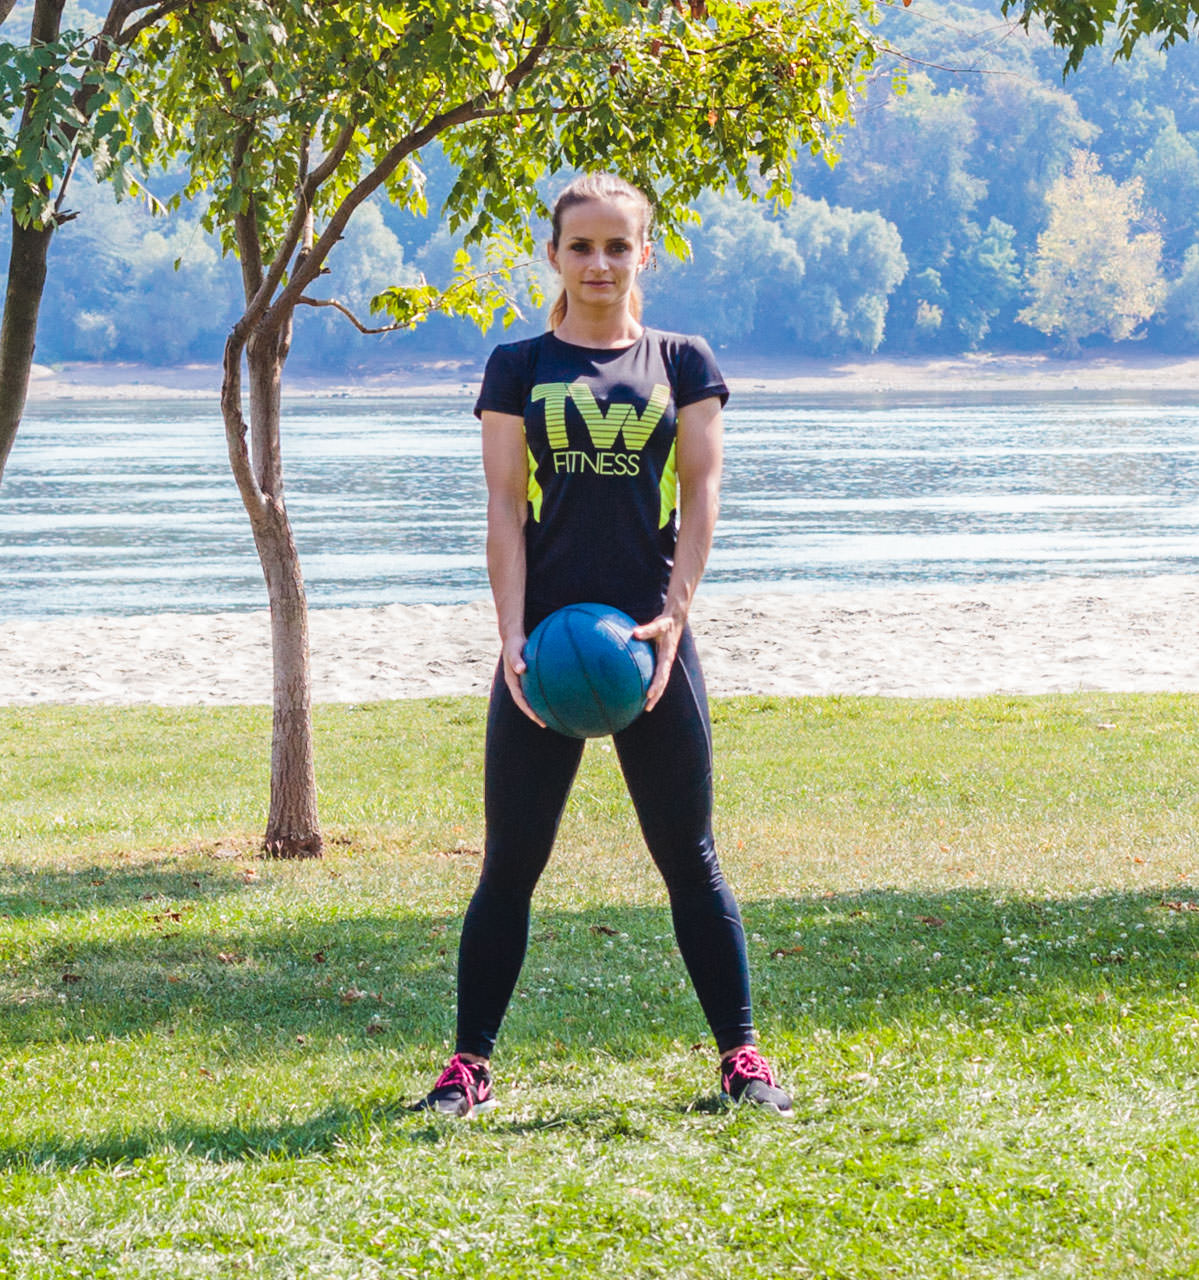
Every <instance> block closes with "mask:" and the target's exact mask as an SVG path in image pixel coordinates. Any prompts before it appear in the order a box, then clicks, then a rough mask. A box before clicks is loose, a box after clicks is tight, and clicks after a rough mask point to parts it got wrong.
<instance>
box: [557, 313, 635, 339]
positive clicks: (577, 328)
mask: <svg viewBox="0 0 1199 1280" xmlns="http://www.w3.org/2000/svg"><path fill="white" fill-rule="evenodd" d="M643 332H644V328H643V326H642V325H641V323H640V322H639V321H637V320H635V319H634V318H633V316H632V315H630V314H629V313H628V312H625V313H624V315H622V316H620V317H616V318H614V317H613V316H611V315H603V314H600V315H595V316H591V315H587V314H586V313H585V312H584V310H583V308H582V307H572V308H571V309H570V310H569V311H568V312H567V313H566V315H565V317H564V318H563V320H562V323H561V324H560V325H559V326H558V327H557V328H556V329H555V330H554V337H556V338H558V339H559V340H560V341H562V342H569V343H571V344H572V345H573V346H576V347H599V348H609V349H610V348H612V347H631V346H632V345H633V343H634V342H636V341H637V339H638V338H640V337H641V335H642V333H643Z"/></svg>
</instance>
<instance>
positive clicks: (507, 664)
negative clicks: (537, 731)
mask: <svg viewBox="0 0 1199 1280" xmlns="http://www.w3.org/2000/svg"><path fill="white" fill-rule="evenodd" d="M503 662H504V683H505V684H506V685H507V686H508V692H509V693H510V694H511V695H512V701H513V702H515V703H516V705H517V706H518V707H519V708H520V709H521V710H522V711H523V712H524V713H525V715H527V716H528V717H529V719H530V720H532V721H533V723H534V724H536V725H540V726H541V728H543V729H544V728H545V721H544V720H542V719H541V717H540V716H539V715H538V714H537V713H536V712H535V711H534V710H533V708H532V707H531V706H529V702H528V699H527V698H526V697H525V691H524V689H522V688H521V685H520V677H521V675H522V674H523V673H524V672H525V671H526V670H528V663H526V662H525V636H524V633H523V632H522V633H521V634H520V635H514V636H512V637H510V638H509V639H508V640H505V641H504V653H503Z"/></svg>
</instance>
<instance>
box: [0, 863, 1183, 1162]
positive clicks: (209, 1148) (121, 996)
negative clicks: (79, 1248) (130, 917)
mask: <svg viewBox="0 0 1199 1280" xmlns="http://www.w3.org/2000/svg"><path fill="white" fill-rule="evenodd" d="M3 876H4V879H3V887H4V899H3V903H4V905H3V906H2V907H0V910H2V911H4V912H7V913H8V914H9V915H11V916H14V917H24V918H28V917H29V916H31V915H36V914H37V913H39V912H41V913H43V914H44V913H51V912H55V911H57V912H59V913H62V914H69V913H71V912H73V911H76V910H78V909H81V908H82V907H83V906H88V905H95V904H96V902H97V901H101V900H102V901H107V902H109V903H112V904H121V903H125V904H128V903H141V902H142V899H143V898H145V897H146V895H148V894H160V895H161V896H162V897H164V898H165V899H167V900H169V902H170V904H171V909H170V910H167V911H163V910H161V909H159V907H158V906H157V905H156V904H155V902H154V901H150V902H146V903H142V905H143V906H144V907H145V911H146V914H145V917H144V920H143V921H142V927H141V928H140V930H134V931H133V934H132V936H123V937H120V938H116V939H111V938H110V939H105V940H97V941H94V942H88V941H87V939H86V936H83V937H82V938H81V937H78V936H77V937H76V940H75V941H74V942H72V943H71V944H69V946H65V944H62V946H60V944H58V943H55V942H54V941H53V940H52V939H51V940H47V941H46V942H45V944H44V946H43V949H42V950H41V951H39V952H36V953H31V954H30V955H28V956H27V957H24V958H18V959H17V961H16V962H15V963H9V964H8V965H7V966H6V968H5V969H2V970H0V999H2V1001H3V1003H2V1005H0V1043H3V1045H4V1047H5V1049H6V1051H7V1052H9V1053H12V1052H17V1053H23V1054H25V1055H28V1054H29V1053H30V1052H33V1053H36V1052H37V1048H36V1046H38V1045H46V1046H54V1045H65V1046H70V1045H71V1044H80V1045H81V1046H82V1045H83V1044H84V1043H86V1042H88V1041H89V1039H90V1040H91V1041H93V1042H99V1043H100V1050H99V1051H101V1052H102V1051H103V1044H104V1042H107V1041H111V1040H118V1041H119V1040H125V1039H134V1038H138V1037H141V1038H147V1037H149V1038H151V1039H154V1038H155V1037H162V1041H161V1043H162V1045H163V1051H164V1052H166V1051H167V1049H166V1046H168V1045H171V1046H173V1047H172V1049H171V1052H173V1053H176V1054H178V1053H182V1054H184V1055H185V1061H191V1060H190V1059H189V1058H187V1056H186V1055H187V1054H188V1052H189V1050H188V1048H187V1046H188V1045H194V1044H196V1043H201V1044H203V1045H204V1053H205V1055H206V1056H205V1061H206V1062H208V1063H209V1064H210V1065H212V1066H215V1067H218V1068H219V1067H228V1068H229V1069H230V1070H240V1071H243V1072H245V1074H246V1076H247V1078H249V1076H250V1075H251V1073H252V1064H253V1061H254V1060H255V1058H258V1059H262V1060H272V1059H274V1060H277V1061H276V1062H275V1064H274V1065H273V1067H272V1069H274V1070H278V1069H279V1068H278V1064H279V1063H283V1062H286V1061H287V1060H288V1057H289V1055H291V1054H296V1053H298V1052H300V1050H297V1048H296V1046H297V1044H302V1045H303V1046H304V1048H303V1051H302V1052H303V1055H304V1056H305V1057H310V1056H311V1055H314V1054H315V1055H318V1056H319V1055H320V1054H322V1053H323V1052H326V1051H329V1052H334V1053H336V1055H337V1056H338V1058H339V1059H340V1060H344V1058H345V1057H346V1055H350V1056H351V1057H352V1056H354V1055H359V1054H360V1055H362V1056H363V1058H364V1061H365V1062H366V1063H367V1064H368V1065H369V1063H370V1062H371V1061H372V1059H379V1058H380V1050H392V1051H396V1050H400V1049H407V1050H417V1049H419V1050H420V1052H421V1053H422V1056H423V1053H424V1051H425V1049H426V1048H427V1051H428V1057H429V1060H430V1065H431V1066H432V1065H434V1064H435V1059H436V1058H437V1057H438V1056H439V1055H440V1053H441V1049H440V1046H441V1044H442V1042H443V1041H444V1039H445V1038H446V1036H447V1035H448V1034H449V1032H450V1031H451V1028H452V1022H453V1003H454V999H453V993H454V967H455V957H456V950H457V937H458V928H459V921H458V920H457V919H456V918H447V917H437V916H432V915H428V914H415V913H414V914H411V915H404V914H400V913H398V912H396V913H392V914H388V915H383V914H378V915H372V914H366V913H363V912H362V911H358V910H357V907H358V905H359V904H357V903H355V902H348V903H347V904H345V906H344V907H343V908H342V910H343V914H342V915H341V916H338V917H335V918H331V919H328V920H320V921H311V920H306V921H303V922H302V923H301V924H297V923H296V922H293V921H288V920H279V919H275V918H271V917H267V916H265V915H263V916H259V917H254V916H253V914H252V913H251V914H250V915H248V916H239V917H238V918H237V920H236V923H235V924H233V925H231V926H230V927H227V928H221V929H219V930H217V929H214V928H212V927H211V920H210V919H209V921H208V922H207V923H204V924H203V925H201V924H199V923H192V922H190V921H189V919H188V914H187V912H186V910H185V909H184V908H186V906H187V905H188V900H187V898H186V893H187V892H188V891H190V893H191V894H192V895H193V898H192V901H193V902H196V903H199V902H201V901H203V900H205V899H209V900H211V899H212V898H216V897H219V896H220V895H222V894H229V893H236V892H237V891H238V886H237V883H236V881H235V879H234V878H232V877H230V876H228V875H224V876H220V877H215V880H214V882H213V883H209V881H208V880H207V879H206V878H205V877H204V875H203V874H200V875H196V874H194V873H187V872H180V871H179V870H178V869H175V870H173V871H168V870H167V869H166V868H165V867H154V866H151V867H149V868H146V867H139V868H137V869H131V870H130V871H128V872H124V871H118V872H113V871H108V872H106V873H103V883H100V884H96V883H93V881H94V880H96V879H99V878H100V875H99V873H96V874H93V873H91V872H89V871H87V870H83V871H80V872H77V873H69V874H68V873H65V872H54V873H51V874H50V876H49V879H48V878H47V876H46V875H45V874H44V873H38V874H37V875H34V874H31V873H27V872H26V873H18V872H16V871H14V870H13V869H12V868H7V869H5V870H4V872H3ZM75 881H79V883H75ZM96 895H99V898H97V897H96ZM743 914H744V917H745V922H746V930H747V934H748V937H749V948H750V959H751V967H752V970H753V973H754V986H755V1001H756V1006H757V1012H758V1021H759V1025H760V1027H761V1028H762V1030H763V1032H764V1033H765V1035H766V1036H767V1038H768V1039H769V1040H771V1041H775V1040H777V1039H779V1038H785V1037H787V1036H791V1037H794V1036H797V1035H798V1036H805V1035H810V1034H811V1033H812V1032H813V1031H815V1030H817V1029H826V1030H830V1031H833V1032H836V1033H845V1034H854V1033H857V1032H860V1031H864V1030H865V1031H870V1030H882V1029H884V1028H886V1027H887V1026H900V1025H910V1024H913V1023H919V1022H922V1021H926V1022H928V1023H929V1024H938V1025H939V1022H940V1021H941V1020H943V1019H944V1017H945V1015H946V1014H948V1015H950V1016H951V1017H952V1018H953V1019H954V1021H955V1022H957V1023H958V1024H959V1025H962V1026H964V1027H966V1028H967V1029H968V1028H970V1027H972V1026H973V1027H980V1028H981V1026H982V1025H983V1023H984V1022H989V1024H990V1025H993V1024H994V1019H995V1018H996V1017H997V1016H998V1017H1001V1018H1003V1019H1006V1020H1009V1021H1011V1022H1012V1023H1014V1024H1016V1025H1025V1024H1028V1025H1032V1024H1038V1023H1040V1024H1044V1023H1049V1022H1053V1021H1056V1020H1061V1021H1069V1022H1071V1023H1072V1025H1073V1026H1075V1027H1076V1028H1078V1029H1079V1031H1080V1032H1083V1031H1085V1030H1086V1028H1087V1026H1088V1023H1089V1022H1093V1023H1095V1024H1096V1025H1098V1024H1100V1023H1104V1022H1109V1023H1110V1020H1111V1017H1112V1014H1111V1009H1113V1008H1118V1007H1119V1006H1120V1005H1121V1004H1126V1003H1133V1002H1135V1001H1138V1000H1154V999H1165V998H1167V997H1168V996H1169V997H1171V998H1173V996H1175V995H1177V994H1178V992H1179V987H1180V985H1181V984H1185V983H1186V982H1187V981H1189V980H1190V979H1191V978H1192V977H1193V975H1194V972H1195V962H1196V959H1197V958H1199V905H1197V904H1196V902H1195V901H1194V900H1192V898H1191V897H1190V895H1189V894H1188V893H1186V892H1181V891H1179V892H1177V893H1175V892H1174V891H1168V892H1166V893H1164V894H1163V893H1162V892H1161V891H1160V890H1159V891H1152V892H1151V891H1138V892H1131V891H1129V892H1103V893H1096V894H1084V895H1076V896H1070V897H1066V896H1063V897H1056V898H1045V897H1040V898H1035V899H1033V898H1028V897H1013V896H1008V895H1004V894H1003V893H1000V892H997V891H988V890H980V889H973V888H969V889H968V888H962V889H953V890H947V891H937V892H932V891H929V892H921V891H917V890H913V891H900V890H874V891H867V892H860V893H843V894H828V895H820V896H812V897H788V898H780V899H766V900H757V901H749V902H745V903H743ZM172 916H174V917H177V918H172ZM63 947H65V949H63ZM56 948H58V949H56ZM65 964H69V966H70V967H69V970H64V968H63V966H64V965H65ZM177 1030H182V1031H184V1032H185V1035H184V1036H183V1037H181V1041H176V1040H174V1039H173V1037H174V1036H175V1034H176V1031H177ZM680 1038H683V1040H684V1043H685V1042H686V1041H687V1040H689V1039H695V1040H697V1041H702V1040H705V1039H706V1036H705V1031H704V1028H703V1023H702V1019H701V1018H700V1016H699V1012H698V1007H697V1004H696V1001H695V998H694V995H693V993H692V991H691V989H690V985H689V983H687V982H686V981H685V978H684V974H683V969H682V964H681V961H680V960H679V958H678V956H677V953H676V951H675V948H674V942H673V937H672V933H671V925H670V917H669V913H668V911H667V910H666V908H665V907H655V906H636V907H631V906H619V905H614V906H611V907H604V908H595V909H589V910H578V911H570V910H560V909H549V910H541V911H536V910H535V913H534V919H533V926H532V940H531V943H530V949H529V955H528V959H527V961H526V965H525V970H524V973H523V974H522V978H521V983H520V986H519V987H518V991H517V995H516V998H515V999H514V1001H513V1006H512V1008H511V1010H510V1013H509V1017H508V1019H507V1021H506V1023H505V1027H504V1035H503V1048H504V1053H505V1056H506V1057H508V1058H510V1059H515V1060H517V1061H519V1059H520V1058H521V1057H522V1056H523V1057H526V1058H529V1059H534V1060H541V1059H545V1058H547V1057H549V1058H555V1057H557V1058H560V1059H561V1060H563V1061H564V1062H566V1061H570V1060H571V1059H577V1058H578V1057H579V1055H580V1054H586V1055H592V1054H594V1053H595V1052H596V1051H599V1052H601V1053H603V1054H605V1055H607V1056H609V1057H611V1058H614V1059H617V1060H626V1061H636V1060H637V1059H639V1058H641V1057H643V1056H646V1055H647V1054H648V1055H653V1054H660V1053H661V1052H663V1051H664V1050H665V1049H666V1048H667V1047H668V1046H670V1045H671V1044H672V1043H674V1044H676V1045H677V1041H678V1040H679V1039H680ZM68 1051H69V1050H68ZM193 1065H194V1064H193ZM60 1069H61V1070H62V1071H64V1072H70V1071H72V1070H73V1068H72V1067H70V1066H69V1065H67V1066H63V1067H61V1068H60ZM393 1069H394V1062H388V1064H387V1065H386V1066H384V1067H383V1068H382V1070H383V1071H384V1072H390V1071H391V1070H393ZM155 1087H161V1086H155ZM13 1096H16V1095H15V1094H14V1095H13ZM318 1101H319V1100H318ZM700 1105H701V1109H702V1108H703V1105H704V1104H702V1103H701V1104H700ZM402 1114H403V1107H402V1104H400V1103H398V1102H395V1101H394V1100H391V1098H390V1097H384V1096H373V1097H366V1098H362V1099H360V1100H359V1101H358V1103H356V1104H353V1103H349V1102H346V1103H340V1102H338V1103H335V1104H334V1105H331V1106H328V1107H326V1108H325V1109H323V1110H321V1111H319V1112H315V1113H314V1114H311V1115H308V1116H306V1117H303V1118H299V1119H287V1120H281V1121H279V1122H278V1123H273V1122H272V1123H262V1124H258V1123H254V1122H251V1121H240V1122H239V1121H237V1120H235V1119H232V1118H231V1119H230V1121H229V1122H228V1123H227V1124H222V1123H219V1122H218V1123H205V1122H203V1121H200V1120H185V1119H175V1118H172V1117H171V1116H170V1115H169V1114H168V1115H167V1116H166V1117H164V1118H163V1119H162V1120H161V1122H158V1121H155V1122H152V1123H150V1124H148V1125H145V1126H142V1127H141V1128H139V1127H138V1125H137V1122H136V1119H135V1118H133V1117H130V1121H131V1127H130V1129H127V1130H125V1131H123V1132H116V1131H114V1132H109V1133H96V1134H92V1135H88V1134H80V1133H63V1134H61V1135H55V1136H54V1137H53V1138H50V1139H43V1140H40V1141H38V1142H36V1143H35V1144H34V1145H32V1146H30V1145H25V1146H22V1145H21V1144H20V1143H19V1142H16V1141H11V1140H10V1141H9V1142H6V1143H4V1144H0V1168H3V1169H9V1170H12V1169H19V1168H28V1167H30V1166H36V1167H46V1166H51V1167H74V1166H78V1165H81V1164H89V1163H99V1164H113V1163H119V1162H121V1161H124V1160H137V1159H141V1158H144V1157H146V1156H148V1155H150V1154H152V1153H154V1152H159V1151H162V1150H164V1149H175V1150H186V1151H189V1152H192V1153H199V1154H202V1155H203V1156H204V1157H205V1158H207V1159H211V1160H215V1161H236V1160H245V1159H256V1158H269V1157H273V1156H277V1155H297V1156H298V1155H304V1154H308V1153H314V1152H317V1153H319V1152H325V1151H329V1150H331V1149H333V1148H334V1147H336V1146H337V1145H339V1144H340V1143H343V1142H344V1141H345V1140H346V1137H347V1135H348V1134H349V1133H352V1132H353V1131H355V1130H358V1129H360V1128H362V1127H363V1126H368V1127H369V1126H374V1125H379V1124H383V1123H390V1122H393V1121H394V1120H395V1119H396V1118H397V1117H399V1116H400V1115H402ZM589 1114H590V1113H589ZM599 1119H603V1117H600V1118H599ZM576 1122H577V1117H566V1118H560V1119H558V1120H553V1119H550V1120H542V1121H537V1122H535V1123H531V1124H530V1125H529V1126H528V1127H530V1128H537V1127H552V1126H553V1125H555V1124H560V1123H576ZM597 1122H598V1120H597ZM611 1122H612V1123H613V1124H620V1123H622V1120H621V1113H620V1111H619V1109H618V1108H617V1109H613V1111H612V1115H611ZM605 1123H606V1121H605ZM404 1133H405V1136H406V1137H407V1138H408V1139H409V1140H411V1141H413V1142H415V1143H419V1142H435V1141H437V1140H438V1138H439V1135H441V1134H443V1133H444V1130H443V1129H442V1127H441V1126H439V1125H429V1124H427V1123H425V1122H423V1121H420V1122H418V1121H417V1120H416V1119H415V1118H413V1120H412V1123H411V1124H409V1125H407V1126H405V1129H404Z"/></svg>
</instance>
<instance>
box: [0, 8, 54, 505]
mask: <svg viewBox="0 0 1199 1280" xmlns="http://www.w3.org/2000/svg"><path fill="white" fill-rule="evenodd" d="M64 4H65V0H36V3H35V4H34V6H33V20H32V22H31V23H30V29H29V42H30V44H50V43H51V42H52V41H54V40H57V39H58V34H59V32H60V31H61V29H62V11H63V7H64ZM11 7H12V6H8V9H5V11H4V13H3V17H5V18H6V17H7V16H8V11H9V9H11ZM2 20H3V19H2V18H0V21H2ZM32 108H33V95H32V93H31V94H29V95H28V97H27V98H26V102H25V111H24V115H23V117H22V120H21V126H22V128H24V127H25V125H26V124H27V123H28V121H29V115H30V112H31V110H32ZM57 225H58V224H57V223H56V222H53V221H51V222H49V223H48V224H47V225H46V226H44V227H22V226H20V225H19V224H18V222H17V220H16V218H15V217H14V218H13V220H12V249H11V252H10V254H9V259H8V287H7V289H6V290H5V294H4V319H3V321H2V322H0V480H2V479H3V478H4V466H5V463H7V462H8V455H9V453H10V452H11V451H12V445H13V441H14V440H15V439H16V436H17V429H18V428H19V427H20V425H21V417H22V415H23V414H24V412H25V397H26V396H27V395H28V394H29V374H30V371H31V369H32V367H33V348H34V344H35V342H36V340H37V315H38V310H39V309H40V307H41V305H42V293H43V292H44V290H45V287H46V258H47V256H48V254H49V252H50V239H51V237H52V236H53V235H54V232H55V230H56V228H57Z"/></svg>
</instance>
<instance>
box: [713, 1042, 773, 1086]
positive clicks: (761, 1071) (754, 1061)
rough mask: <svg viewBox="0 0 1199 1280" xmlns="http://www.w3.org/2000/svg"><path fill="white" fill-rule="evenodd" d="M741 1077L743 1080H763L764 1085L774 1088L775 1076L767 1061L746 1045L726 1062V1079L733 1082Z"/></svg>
mask: <svg viewBox="0 0 1199 1280" xmlns="http://www.w3.org/2000/svg"><path fill="white" fill-rule="evenodd" d="M737 1076H740V1077H741V1078H742V1079H743V1080H761V1081H762V1082H763V1084H768V1085H770V1086H771V1087H772V1088H773V1087H774V1075H773V1074H772V1073H771V1070H770V1067H769V1066H768V1065H767V1063H766V1059H765V1058H763V1057H762V1055H761V1054H760V1053H759V1052H758V1051H757V1049H755V1048H754V1047H753V1045H745V1046H744V1047H743V1048H740V1049H738V1050H737V1052H736V1053H734V1054H733V1056H732V1057H731V1058H726V1059H725V1060H724V1078H725V1079H726V1080H732V1079H734V1078H735V1077H737Z"/></svg>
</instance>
